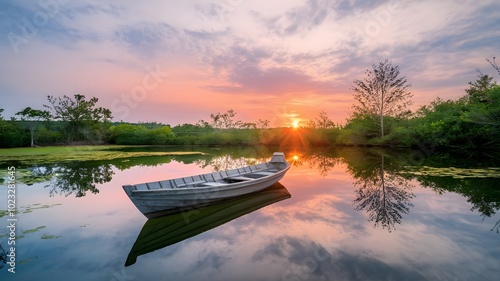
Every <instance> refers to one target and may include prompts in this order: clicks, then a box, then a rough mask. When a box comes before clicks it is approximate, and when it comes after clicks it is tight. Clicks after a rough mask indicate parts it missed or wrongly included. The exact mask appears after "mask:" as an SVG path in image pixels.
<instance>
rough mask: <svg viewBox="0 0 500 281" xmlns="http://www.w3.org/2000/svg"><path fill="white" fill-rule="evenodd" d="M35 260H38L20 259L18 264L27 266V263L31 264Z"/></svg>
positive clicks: (30, 258)
mask: <svg viewBox="0 0 500 281" xmlns="http://www.w3.org/2000/svg"><path fill="white" fill-rule="evenodd" d="M36 259H38V256H35V257H29V258H27V259H22V260H20V261H19V264H23V265H24V264H28V263H30V262H32V261H33V260H36Z"/></svg>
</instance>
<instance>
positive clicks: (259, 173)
mask: <svg viewBox="0 0 500 281" xmlns="http://www.w3.org/2000/svg"><path fill="white" fill-rule="evenodd" d="M252 174H256V175H265V176H270V175H274V174H275V173H271V172H264V171H262V172H254V173H252Z"/></svg>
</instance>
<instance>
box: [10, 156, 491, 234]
mask: <svg viewBox="0 0 500 281" xmlns="http://www.w3.org/2000/svg"><path fill="white" fill-rule="evenodd" d="M134 149H145V148H134ZM157 149H161V148H157ZM274 150H276V149H273V148H241V149H240V148H238V149H236V148H227V149H208V148H207V149H206V151H204V154H203V155H183V156H179V155H177V156H162V157H158V156H152V157H131V158H127V159H115V160H109V161H85V162H71V163H57V164H46V165H33V166H31V167H29V168H26V169H25V170H26V172H25V173H23V174H22V175H21V176H20V177H19V178H18V180H19V182H20V183H24V184H27V185H32V184H34V183H43V184H44V185H45V187H46V188H48V189H49V194H50V196H54V195H56V194H60V195H64V196H70V195H74V196H75V197H83V196H85V195H86V194H89V193H93V194H94V193H98V192H99V186H100V185H102V184H104V183H107V182H110V181H111V180H112V178H113V176H114V174H115V172H114V171H116V169H118V170H122V171H124V170H127V169H131V168H133V167H136V166H159V165H163V164H168V163H170V162H172V161H175V162H179V163H183V164H195V165H197V166H199V167H201V168H203V169H209V171H221V170H227V169H233V168H239V167H244V166H248V165H252V164H256V163H260V162H264V161H266V160H267V159H268V157H269V156H270V155H271V154H272V152H273V151H274ZM285 153H286V155H287V157H288V160H289V162H290V163H291V164H292V166H294V167H301V168H302V167H309V168H310V169H311V170H313V171H315V172H317V173H316V176H317V177H318V178H319V177H321V178H325V177H329V176H330V173H331V172H332V171H334V168H335V167H343V166H344V165H345V167H347V168H346V170H345V171H346V173H347V174H349V175H350V176H351V177H352V178H353V184H354V185H355V187H356V188H357V189H356V190H355V191H354V192H355V195H356V198H355V199H354V200H353V205H354V209H355V210H357V211H362V212H366V213H367V214H368V218H369V220H370V221H372V222H373V223H374V225H375V226H377V227H378V226H380V227H382V228H385V229H387V230H389V231H393V230H395V226H396V225H398V224H401V223H402V222H403V218H404V217H405V216H407V215H409V213H410V209H411V208H412V206H413V203H412V202H411V201H412V200H413V199H414V197H415V195H414V193H413V192H412V189H413V188H414V186H413V185H412V184H411V182H412V181H413V182H414V183H415V182H418V183H419V185H420V186H422V187H426V188H430V189H432V190H434V191H435V192H436V193H437V194H444V193H445V192H453V193H457V194H460V195H462V196H464V197H466V198H467V201H468V202H469V203H470V204H472V208H471V211H477V212H479V213H480V214H481V216H482V217H483V219H485V218H490V217H493V216H495V215H496V214H497V213H498V211H499V210H500V190H499V189H498V188H497V187H498V178H499V177H500V172H499V169H498V168H491V167H497V166H498V163H497V162H495V161H493V160H491V158H488V159H489V160H488V159H487V160H488V161H489V162H487V161H486V160H481V162H479V161H475V162H474V161H470V162H467V161H463V160H461V161H457V160H456V159H454V158H453V157H447V156H446V155H444V156H443V155H437V154H436V155H432V156H429V157H428V158H427V159H425V162H423V163H421V164H420V165H417V166H416V165H411V164H412V163H411V161H410V160H411V159H410V157H405V155H409V154H411V153H410V152H406V154H405V152H403V153H391V152H389V151H387V150H385V151H384V150H377V149H358V148H329V149H311V150H303V151H297V150H289V151H286V150H285ZM492 161H493V162H492ZM478 165H481V166H483V167H479V168H477V166H478ZM450 167H455V168H450ZM470 167H474V168H470ZM308 176H309V177H311V178H312V177H314V176H312V175H308ZM491 230H492V231H495V232H500V221H498V222H496V223H494V224H493V226H492V228H491Z"/></svg>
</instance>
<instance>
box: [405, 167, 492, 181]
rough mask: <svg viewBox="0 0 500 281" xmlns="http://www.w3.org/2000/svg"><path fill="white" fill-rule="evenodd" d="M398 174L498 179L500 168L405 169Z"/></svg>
mask: <svg viewBox="0 0 500 281" xmlns="http://www.w3.org/2000/svg"><path fill="white" fill-rule="evenodd" d="M399 173H400V174H408V175H415V176H434V177H452V178H456V179H466V178H500V168H497V167H487V168H480V169H478V168H471V169H469V168H456V167H445V168H436V167H428V166H422V167H405V171H401V172H399Z"/></svg>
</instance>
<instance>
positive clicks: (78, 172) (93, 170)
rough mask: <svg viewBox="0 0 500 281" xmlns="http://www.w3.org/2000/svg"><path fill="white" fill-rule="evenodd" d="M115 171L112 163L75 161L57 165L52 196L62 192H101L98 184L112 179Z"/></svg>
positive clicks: (52, 185) (66, 194)
mask: <svg viewBox="0 0 500 281" xmlns="http://www.w3.org/2000/svg"><path fill="white" fill-rule="evenodd" d="M113 175H114V172H113V170H112V166H111V164H103V165H92V164H91V163H89V162H75V163H72V164H69V165H65V166H60V167H57V169H56V173H55V177H53V178H52V181H51V182H50V184H48V185H46V186H45V187H50V196H54V195H55V194H61V195H65V196H69V195H71V194H73V193H74V194H75V196H76V197H83V196H85V195H86V193H87V192H88V191H90V192H91V193H93V194H96V193H99V189H97V187H96V184H103V183H106V182H109V181H111V179H112V177H113Z"/></svg>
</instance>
